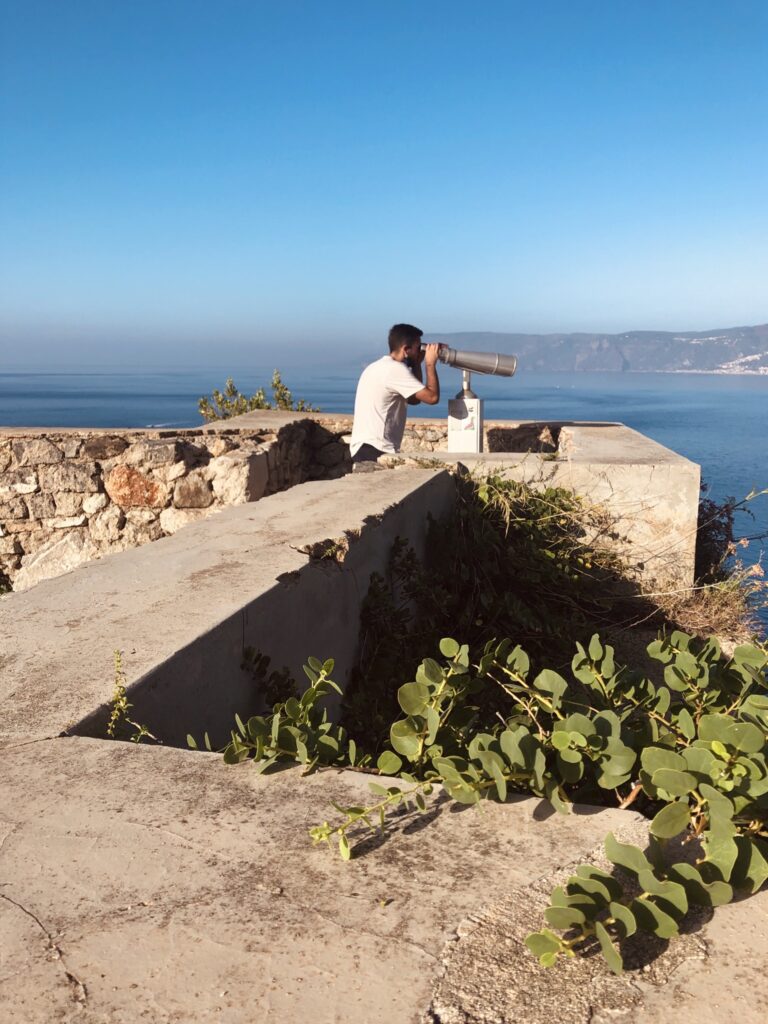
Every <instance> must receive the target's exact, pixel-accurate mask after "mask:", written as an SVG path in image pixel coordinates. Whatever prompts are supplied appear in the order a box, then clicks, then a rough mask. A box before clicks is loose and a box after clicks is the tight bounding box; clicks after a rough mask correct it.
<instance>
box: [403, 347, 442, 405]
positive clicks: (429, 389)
mask: <svg viewBox="0 0 768 1024" xmlns="http://www.w3.org/2000/svg"><path fill="white" fill-rule="evenodd" d="M439 351H440V346H439V345H427V347H426V349H424V366H425V368H426V371H427V383H426V386H425V387H423V388H422V389H421V391H417V392H416V394H415V395H412V396H411V397H410V398H409V399H408V403H409V404H410V405H418V403H419V402H423V403H424V404H425V405H437V403H438V402H439V401H440V381H439V380H438V379H437V353H438V352H439ZM411 372H412V373H415V374H416V376H417V377H418V378H419V380H423V378H422V376H421V364H419V367H418V372H417V371H416V370H412V371H411Z"/></svg>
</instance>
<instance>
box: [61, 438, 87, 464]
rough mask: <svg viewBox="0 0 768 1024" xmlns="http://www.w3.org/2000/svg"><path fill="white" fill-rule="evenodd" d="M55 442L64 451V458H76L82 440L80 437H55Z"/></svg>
mask: <svg viewBox="0 0 768 1024" xmlns="http://www.w3.org/2000/svg"><path fill="white" fill-rule="evenodd" d="M56 443H57V444H58V446H59V448H61V450H62V452H63V453H64V458H65V459H76V458H77V456H78V455H79V454H80V446H81V445H82V443H83V441H82V438H80V437H74V436H73V437H59V438H57V439H56Z"/></svg>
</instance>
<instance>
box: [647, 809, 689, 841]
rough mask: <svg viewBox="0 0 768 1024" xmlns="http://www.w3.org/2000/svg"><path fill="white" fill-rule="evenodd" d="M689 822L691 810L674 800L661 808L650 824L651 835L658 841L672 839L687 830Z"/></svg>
mask: <svg viewBox="0 0 768 1024" xmlns="http://www.w3.org/2000/svg"><path fill="white" fill-rule="evenodd" d="M690 821H691V810H690V808H689V806H688V804H687V803H685V802H683V801H681V800H676V801H675V802H674V803H672V804H667V805H666V807H662V809H661V810H660V811H659V813H658V814H657V815H656V817H655V818H654V819H653V821H652V822H651V826H650V831H651V834H652V835H654V836H657V837H658V838H659V839H672V837H673V836H679V835H680V833H681V832H683V831H685V829H686V828H688V825H689V824H690Z"/></svg>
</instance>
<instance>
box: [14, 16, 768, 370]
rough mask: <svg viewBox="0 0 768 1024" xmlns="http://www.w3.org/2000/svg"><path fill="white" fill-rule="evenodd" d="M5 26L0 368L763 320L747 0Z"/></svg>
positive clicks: (764, 101) (27, 21)
mask: <svg viewBox="0 0 768 1024" xmlns="http://www.w3.org/2000/svg"><path fill="white" fill-rule="evenodd" d="M0 15H1V22H0V39H1V40H2V41H0V368H1V367H2V366H3V365H4V366H6V367H7V368H13V367H14V366H22V365H23V366H24V367H25V368H32V369H34V368H36V367H37V366H39V367H41V368H49V367H50V366H52V365H66V363H67V361H68V360H70V359H71V360H74V361H75V362H78V363H82V362H83V360H87V359H89V358H91V357H93V358H94V359H98V362H99V363H100V364H106V363H114V364H115V365H120V364H123V363H124V364H126V365H128V364H131V363H136V362H141V363H144V364H146V365H152V364H155V363H157V364H160V363H162V364H168V363H171V362H173V360H175V359H176V358H185V359H188V360H190V361H191V362H195V363H198V364H200V363H204V362H205V360H206V358H207V356H208V355H209V354H210V353H211V351H213V350H215V351H216V352H217V353H218V354H219V355H220V356H222V357H224V358H232V359H233V360H235V361H238V362H242V359H243V358H244V357H248V356H250V355H251V354H255V355H263V354H266V353H268V355H266V361H267V362H272V361H273V359H272V355H273V353H274V351H275V349H277V350H278V351H279V352H280V353H281V354H282V358H283V363H284V365H288V364H289V363H290V362H291V361H293V359H294V357H297V358H303V357H304V355H305V353H314V354H317V353H322V352H323V351H326V350H327V349H328V348H329V347H330V348H331V350H332V351H333V352H334V354H335V355H336V357H337V359H336V361H338V358H339V357H340V358H342V359H343V357H344V353H345V352H346V351H354V350H355V348H356V346H363V347H368V348H370V346H371V344H378V343H379V342H380V340H381V339H383V338H384V336H385V333H386V329H387V327H388V326H389V324H391V323H392V322H394V321H397V320H407V321H411V322H414V323H417V324H418V325H420V326H422V327H423V328H424V329H425V330H427V331H434V332H446V331H466V330H478V331H488V330H496V331H536V332H538V331H541V332H546V331H558V330H565V331H570V330H596V331H621V330H628V329H633V328H646V329H654V328H655V329H670V330H682V329H691V330H693V329H699V328H705V327H716V326H732V325H736V324H750V323H761V322H765V321H766V320H768V287H767V286H766V281H768V244H766V239H768V194H767V193H768V184H766V183H767V182H768V132H766V124H768V72H767V71H766V68H767V67H768V4H766V3H764V2H763V0H755V2H739V0H732V2H729V3H728V4H725V3H722V2H688V0H675V2H672V3H670V2H669V0H667V2H664V3H656V2H653V0H644V2H642V3H640V2H636V3H635V2H629V0H627V2H623V0H613V2H609V0H602V2H601V0H583V2H581V0H569V2H555V0H537V2H535V3H534V2H524V3H520V2H514V0H509V2H505V3H500V2H495V0H490V2H478V3H476V4H474V5H470V4H469V3H467V2H466V0H465V2H461V3H459V2H454V0H440V2H433V0H418V2H416V0H414V2H402V0H390V2H387V3H372V2H368V0H358V2H356V3H351V2H350V3H347V2H343V3H342V2H332V0H326V2H292V0H287V2H286V0H281V2H279V3H278V2H260V0H248V2H246V0H216V2H213V0H183V2H182V0H152V2H144V0H131V2H124V0H110V2H108V3H106V2H104V0H67V2H66V3H63V2H61V0H57V2H41V0H23V2H22V0H0Z"/></svg>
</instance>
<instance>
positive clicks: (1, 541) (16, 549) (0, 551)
mask: <svg viewBox="0 0 768 1024" xmlns="http://www.w3.org/2000/svg"><path fill="white" fill-rule="evenodd" d="M21 551H22V547H21V544H19V542H18V539H17V538H16V537H2V536H0V555H18V554H20V553H21Z"/></svg>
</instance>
